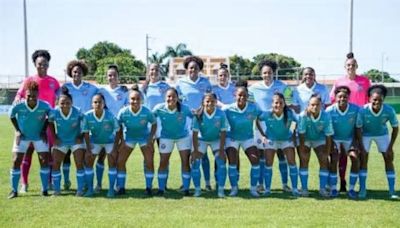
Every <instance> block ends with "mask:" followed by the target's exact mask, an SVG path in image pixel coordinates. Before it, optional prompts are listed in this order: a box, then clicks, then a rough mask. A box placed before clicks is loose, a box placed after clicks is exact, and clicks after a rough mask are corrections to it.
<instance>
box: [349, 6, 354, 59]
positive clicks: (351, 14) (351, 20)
mask: <svg viewBox="0 0 400 228" xmlns="http://www.w3.org/2000/svg"><path fill="white" fill-rule="evenodd" d="M353 5H354V2H353V0H350V37H349V38H350V39H349V52H353Z"/></svg>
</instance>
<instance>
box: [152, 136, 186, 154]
mask: <svg viewBox="0 0 400 228" xmlns="http://www.w3.org/2000/svg"><path fill="white" fill-rule="evenodd" d="M175 143H176V147H178V150H179V151H181V150H191V149H192V137H191V135H188V136H186V137H184V138H180V139H164V138H160V147H159V152H160V154H168V153H171V152H172V151H173V149H174V145H175Z"/></svg>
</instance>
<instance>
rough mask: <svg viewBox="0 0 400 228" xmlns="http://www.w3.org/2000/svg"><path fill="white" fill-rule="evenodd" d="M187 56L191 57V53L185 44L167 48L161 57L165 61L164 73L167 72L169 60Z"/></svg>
mask: <svg viewBox="0 0 400 228" xmlns="http://www.w3.org/2000/svg"><path fill="white" fill-rule="evenodd" d="M189 55H193V53H192V51H190V50H189V49H187V45H186V44H185V43H179V44H178V45H176V47H175V48H174V47H172V46H167V47H166V50H165V52H164V54H162V55H161V56H163V58H164V59H165V60H166V62H165V64H164V65H165V72H168V71H169V61H170V59H171V58H175V57H185V56H189Z"/></svg>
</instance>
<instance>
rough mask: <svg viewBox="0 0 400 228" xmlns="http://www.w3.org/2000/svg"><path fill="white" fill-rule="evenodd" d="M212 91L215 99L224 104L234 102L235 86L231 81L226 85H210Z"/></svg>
mask: <svg viewBox="0 0 400 228" xmlns="http://www.w3.org/2000/svg"><path fill="white" fill-rule="evenodd" d="M212 91H213V93H215V95H216V96H217V99H218V100H219V101H220V102H221V103H223V104H225V105H229V104H232V103H235V91H236V87H235V85H234V84H233V83H229V84H228V85H227V86H226V87H223V86H221V85H214V86H213V87H212Z"/></svg>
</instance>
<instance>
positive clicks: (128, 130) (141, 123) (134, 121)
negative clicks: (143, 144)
mask: <svg viewBox="0 0 400 228" xmlns="http://www.w3.org/2000/svg"><path fill="white" fill-rule="evenodd" d="M117 119H118V122H119V124H120V125H122V126H123V129H124V139H125V141H127V142H132V141H145V140H147V139H148V138H149V135H150V131H149V128H148V127H147V125H148V124H154V123H156V120H155V118H154V115H153V113H152V112H151V111H150V110H149V109H148V108H146V107H144V106H141V107H140V109H139V111H138V112H136V113H134V112H133V111H132V109H131V107H130V106H127V107H124V108H122V109H121V111H120V112H119V113H118V117H117Z"/></svg>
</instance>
